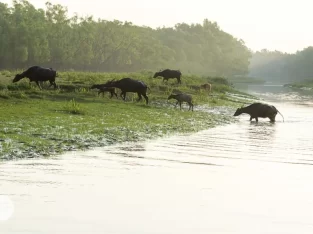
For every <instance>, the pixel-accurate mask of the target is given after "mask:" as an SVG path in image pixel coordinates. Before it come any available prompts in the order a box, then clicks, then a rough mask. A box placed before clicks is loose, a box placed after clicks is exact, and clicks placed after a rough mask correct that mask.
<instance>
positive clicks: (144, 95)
mask: <svg viewBox="0 0 313 234" xmlns="http://www.w3.org/2000/svg"><path fill="white" fill-rule="evenodd" d="M142 96H143V97H144V98H145V99H146V104H147V105H148V103H149V98H148V96H147V94H145V93H143V94H142Z"/></svg>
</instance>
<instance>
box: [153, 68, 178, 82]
mask: <svg viewBox="0 0 313 234" xmlns="http://www.w3.org/2000/svg"><path fill="white" fill-rule="evenodd" d="M181 75H182V74H181V72H180V71H179V70H170V69H165V70H163V71H159V72H156V73H155V74H154V76H153V78H156V77H158V76H161V77H163V82H164V80H166V81H168V79H174V78H176V79H177V83H178V84H181Z"/></svg>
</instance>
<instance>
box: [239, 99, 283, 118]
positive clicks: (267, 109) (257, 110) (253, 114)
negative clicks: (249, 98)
mask: <svg viewBox="0 0 313 234" xmlns="http://www.w3.org/2000/svg"><path fill="white" fill-rule="evenodd" d="M243 113H246V114H249V115H250V121H251V120H252V119H255V120H256V122H258V118H269V119H270V121H271V122H275V117H276V115H277V113H279V114H280V115H281V116H282V117H283V121H284V116H283V115H282V114H281V113H280V112H279V111H278V110H277V109H276V107H275V106H272V105H268V104H263V103H259V102H257V103H253V104H251V105H249V106H247V107H242V108H238V109H237V110H236V112H235V114H234V116H238V115H241V114H243Z"/></svg>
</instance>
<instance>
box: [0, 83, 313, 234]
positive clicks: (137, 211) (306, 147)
mask: <svg viewBox="0 0 313 234" xmlns="http://www.w3.org/2000/svg"><path fill="white" fill-rule="evenodd" d="M263 89H264V87H263ZM266 90H269V91H266V92H264V91H262V87H254V91H255V92H254V93H255V94H258V95H259V96H260V97H263V98H265V99H266V100H268V102H270V103H272V104H274V105H275V106H276V107H277V108H278V109H279V111H280V112H281V113H283V115H284V117H285V122H282V118H281V117H280V116H279V115H277V117H276V121H277V122H276V123H275V124H272V123H269V121H268V119H260V120H259V123H255V122H251V123H250V122H249V121H248V120H249V117H248V116H244V115H243V116H240V117H239V119H240V122H238V123H236V124H231V125H228V126H223V127H217V128H214V129H209V130H205V131H202V132H198V133H196V134H192V135H182V136H174V137H169V138H162V139H158V140H153V141H147V142H143V143H132V144H123V145H115V146H110V147H104V148H97V149H94V150H91V151H86V152H71V153H67V154H65V155H61V156H58V157H54V158H50V159H34V160H19V161H10V162H3V163H1V164H0V233H1V234H2V233H32V234H33V233H49V234H50V233H64V234H65V233H75V234H76V233H118V234H121V233H127V234H128V233H133V234H140V233H145V234H146V233H180V234H181V233H186V234H187V233H188V234H189V233H217V234H219V233H238V234H239V233H240V234H251V233H254V234H255V233H260V234H261V233H262V234H264V233H283V234H287V233H290V234H291V233H292V234H294V233H301V234H304V233H310V234H311V233H313V187H312V182H313V128H312V127H313V102H312V100H313V99H312V97H311V96H306V95H303V96H299V95H297V94H296V93H293V92H287V93H286V91H285V90H284V89H283V88H282V87H281V86H279V87H276V86H271V87H270V88H269V89H268V88H267V89H266ZM1 196H2V198H3V197H6V198H9V199H10V200H11V201H12V203H13V208H14V212H13V215H12V216H11V217H7V218H6V219H5V216H6V214H8V210H9V209H11V210H12V209H13V208H12V207H11V208H7V207H6V210H5V209H4V208H3V207H5V206H4V205H5V202H3V200H2V205H1ZM1 207H2V210H1ZM1 214H2V220H1ZM7 216H8V215H7Z"/></svg>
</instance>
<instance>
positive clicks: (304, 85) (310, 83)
mask: <svg viewBox="0 0 313 234" xmlns="http://www.w3.org/2000/svg"><path fill="white" fill-rule="evenodd" d="M284 86H286V87H290V88H295V89H307V90H313V80H312V79H307V80H303V81H301V82H294V83H290V84H285V85H284Z"/></svg>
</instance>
